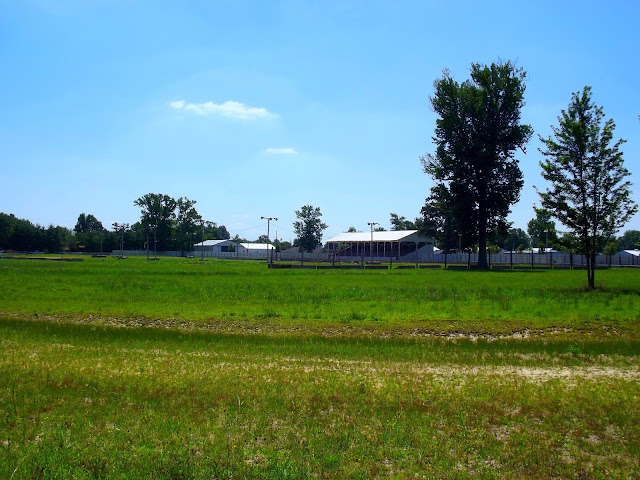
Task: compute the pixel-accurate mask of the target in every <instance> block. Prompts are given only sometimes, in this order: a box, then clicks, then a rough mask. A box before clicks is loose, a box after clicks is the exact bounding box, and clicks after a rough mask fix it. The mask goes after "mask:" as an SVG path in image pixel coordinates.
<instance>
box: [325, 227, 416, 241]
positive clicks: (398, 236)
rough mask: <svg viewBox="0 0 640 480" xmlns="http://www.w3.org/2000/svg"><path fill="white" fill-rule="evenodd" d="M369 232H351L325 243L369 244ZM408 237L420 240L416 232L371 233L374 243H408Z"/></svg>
mask: <svg viewBox="0 0 640 480" xmlns="http://www.w3.org/2000/svg"><path fill="white" fill-rule="evenodd" d="M371 235H372V234H371V232H352V233H341V234H339V235H336V236H335V237H331V238H330V239H328V240H327V241H326V243H330V242H335V243H339V242H345V243H348V242H370V241H371ZM409 237H413V238H412V239H411V241H415V240H414V238H420V237H419V236H418V230H391V231H388V232H373V241H374V242H401V241H403V240H407V241H409Z"/></svg>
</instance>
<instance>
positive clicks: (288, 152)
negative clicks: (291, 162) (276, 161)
mask: <svg viewBox="0 0 640 480" xmlns="http://www.w3.org/2000/svg"><path fill="white" fill-rule="evenodd" d="M265 153H276V154H279V155H297V154H298V152H296V150H295V149H294V148H290V147H289V148H271V147H269V148H267V149H266V150H265Z"/></svg>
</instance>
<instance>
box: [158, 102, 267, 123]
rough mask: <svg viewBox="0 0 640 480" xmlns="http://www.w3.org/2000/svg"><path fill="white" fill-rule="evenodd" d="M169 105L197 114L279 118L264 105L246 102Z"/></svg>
mask: <svg viewBox="0 0 640 480" xmlns="http://www.w3.org/2000/svg"><path fill="white" fill-rule="evenodd" d="M169 106H170V107H171V108H173V109H176V110H184V111H187V112H193V113H195V114H196V115H220V116H223V117H228V118H236V119H239V120H258V119H266V118H278V115H277V114H275V113H272V112H270V111H268V110H267V109H266V108H262V107H250V106H248V105H245V104H244V103H240V102H234V101H226V102H224V103H213V102H204V103H190V102H186V101H184V100H176V101H174V102H170V103H169Z"/></svg>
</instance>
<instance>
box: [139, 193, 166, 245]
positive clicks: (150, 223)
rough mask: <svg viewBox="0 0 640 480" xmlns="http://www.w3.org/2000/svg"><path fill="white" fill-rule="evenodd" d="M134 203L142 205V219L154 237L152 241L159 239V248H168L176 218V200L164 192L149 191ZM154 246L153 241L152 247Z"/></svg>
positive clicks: (148, 231) (148, 232)
mask: <svg viewBox="0 0 640 480" xmlns="http://www.w3.org/2000/svg"><path fill="white" fill-rule="evenodd" d="M133 204H134V205H135V206H137V207H140V210H141V215H140V221H141V222H142V225H143V226H144V228H145V230H146V231H147V235H150V236H152V237H153V238H152V239H150V243H151V242H154V241H157V242H158V243H157V248H158V250H168V249H169V248H170V242H171V233H172V228H173V221H174V220H175V218H176V214H175V210H176V207H177V202H176V200H175V199H173V198H172V197H170V196H169V195H164V194H162V193H147V194H146V195H143V196H142V197H140V198H138V199H137V200H135V201H134V202H133ZM153 246H154V245H153V243H151V245H150V247H153Z"/></svg>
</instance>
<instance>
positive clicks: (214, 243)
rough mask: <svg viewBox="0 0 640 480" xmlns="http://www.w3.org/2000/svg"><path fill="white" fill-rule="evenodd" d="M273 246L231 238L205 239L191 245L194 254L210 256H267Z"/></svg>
mask: <svg viewBox="0 0 640 480" xmlns="http://www.w3.org/2000/svg"><path fill="white" fill-rule="evenodd" d="M274 248H275V247H274V246H273V245H270V244H268V243H236V242H234V241H233V240H205V241H204V242H198V243H196V244H195V245H194V246H193V252H194V254H196V255H197V254H199V253H205V254H206V255H207V256H212V257H239V258H247V257H250V258H267V257H268V256H269V255H271V252H272V250H273V249H274Z"/></svg>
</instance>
